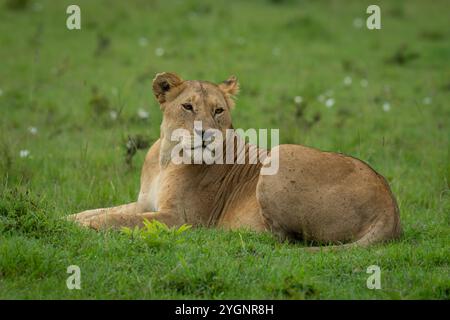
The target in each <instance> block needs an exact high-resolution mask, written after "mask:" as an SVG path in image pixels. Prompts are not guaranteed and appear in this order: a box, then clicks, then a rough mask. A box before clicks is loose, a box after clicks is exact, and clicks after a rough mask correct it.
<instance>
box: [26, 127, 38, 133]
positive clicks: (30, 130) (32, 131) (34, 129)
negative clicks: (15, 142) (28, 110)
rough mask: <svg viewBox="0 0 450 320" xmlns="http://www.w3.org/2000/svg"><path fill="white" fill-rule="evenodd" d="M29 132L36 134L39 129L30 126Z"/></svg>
mask: <svg viewBox="0 0 450 320" xmlns="http://www.w3.org/2000/svg"><path fill="white" fill-rule="evenodd" d="M28 132H29V133H31V134H32V135H36V134H37V132H38V129H37V128H36V127H29V128H28Z"/></svg>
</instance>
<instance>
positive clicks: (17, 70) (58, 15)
mask: <svg viewBox="0 0 450 320" xmlns="http://www.w3.org/2000/svg"><path fill="white" fill-rule="evenodd" d="M372 2H373V1H356V0H355V1H345V2H344V1H288V0H286V1H282V0H278V1H275V0H273V1H268V0H266V1H256V0H255V1H246V2H238V1H225V0H223V1H169V0H166V1H143V0H141V1H137V0H136V1H111V0H102V1H100V0H95V1H94V0H85V1H43V0H37V1H34V0H30V1H23V0H0V61H1V63H0V112H1V113H0V114H1V117H0V179H1V180H0V298H2V299H52V298H55V299H78V298H87V299H98V298H107V299H110V298H112V299H116V298H126V299H128V298H130V299H142V298H145V299H147V298H150V299H166V298H183V299H184V298H195V299H197V298H200V299H209V298H214V299H216V298H225V299H228V298H238V299H241V298H252V299H253V298H258V299H259V298H269V299H272V298H275V299H449V298H450V269H449V262H450V261H449V260H450V256H449V252H450V250H449V249H450V228H449V222H450V219H449V218H450V215H449V213H450V189H449V188H450V147H449V140H450V106H449V98H450V66H449V62H448V61H449V58H450V33H449V31H450V29H449V22H448V11H449V9H450V8H449V4H448V1H433V2H432V3H430V2H428V1H417V0H416V1H376V2H377V4H378V5H380V7H381V14H382V20H381V21H382V29H381V30H373V31H371V30H368V29H367V28H366V27H365V19H366V17H367V14H366V13H365V12H366V8H367V6H368V5H369V4H372ZM72 3H77V4H79V5H80V7H81V17H82V29H81V30H74V31H69V30H67V28H66V18H67V14H66V8H67V6H68V5H69V4H72ZM161 71H175V72H177V73H178V74H180V75H181V76H183V77H184V78H186V79H203V80H210V81H216V82H219V81H222V80H224V79H226V78H227V77H228V76H229V75H230V74H235V75H237V76H238V78H239V79H240V82H241V94H240V96H239V99H238V101H237V107H236V109H235V111H234V113H233V119H234V123H235V128H280V140H281V141H280V142H281V143H299V144H305V145H308V146H313V147H317V148H321V149H324V150H330V151H336V152H343V153H346V154H350V155H352V156H355V157H359V158H361V159H362V160H364V161H367V162H368V163H370V165H371V166H373V167H374V168H375V169H376V170H377V171H379V172H380V173H382V174H383V175H384V176H385V177H386V178H387V179H388V180H389V182H390V184H391V187H392V190H393V192H394V194H395V195H396V197H397V200H398V202H399V206H400V209H401V219H402V223H403V228H404V236H403V238H402V239H401V240H400V241H398V242H395V243H392V244H387V245H378V246H374V247H371V248H369V249H352V250H347V251H342V252H328V253H326V252H321V253H309V252H305V251H304V250H303V249H302V245H301V244H287V243H279V242H278V241H277V240H276V239H274V238H273V237H272V236H271V235H270V234H255V233H251V232H247V231H239V232H238V231H235V232H225V231H220V230H208V229H195V230H193V229H191V230H189V231H187V232H185V233H183V234H182V235H181V236H178V237H177V239H178V238H179V240H181V241H179V242H175V240H176V239H174V238H175V236H170V235H167V237H166V238H164V239H163V240H164V241H163V242H162V243H161V245H160V246H152V245H149V244H148V243H146V242H145V241H141V240H136V239H135V240H133V239H130V238H129V237H128V236H126V235H125V234H122V233H120V232H101V233H96V232H94V231H90V230H84V229H80V228H78V227H77V226H75V225H72V224H70V223H68V222H65V221H64V220H62V219H60V217H62V216H65V215H68V214H70V213H75V212H78V211H82V210H85V209H90V208H96V207H106V206H113V205H119V204H122V203H127V202H132V201H135V199H136V197H137V193H138V189H139V175H140V167H141V165H142V163H143V159H144V155H145V150H143V149H145V145H147V144H151V143H152V142H153V141H155V140H156V139H157V138H158V136H159V124H160V121H161V114H160V111H159V108H158V105H157V103H156V101H155V99H154V98H153V96H152V92H151V80H152V78H153V76H154V74H155V73H157V72H161ZM297 96H300V97H302V102H301V103H298V102H299V98H297V99H296V98H295V97H297ZM296 101H297V102H296ZM130 140H131V141H137V140H139V142H140V143H139V144H140V145H142V147H143V149H142V150H141V149H139V150H135V148H133V147H130V145H132V144H130V143H128V144H127V142H129V141H130ZM69 265H78V266H79V267H80V268H81V286H82V289H81V290H68V289H67V287H66V279H67V277H68V276H69V275H68V274H67V273H66V269H67V267H68V266H69ZM370 265H378V266H379V267H380V268H381V285H382V289H381V290H369V289H368V288H367V287H366V279H367V277H368V276H369V274H367V273H366V269H367V267H368V266H370Z"/></svg>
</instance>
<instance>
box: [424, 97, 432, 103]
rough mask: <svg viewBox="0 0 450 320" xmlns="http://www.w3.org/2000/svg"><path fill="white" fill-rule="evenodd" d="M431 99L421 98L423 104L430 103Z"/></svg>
mask: <svg viewBox="0 0 450 320" xmlns="http://www.w3.org/2000/svg"><path fill="white" fill-rule="evenodd" d="M431 101H432V99H431V97H425V98H423V104H431Z"/></svg>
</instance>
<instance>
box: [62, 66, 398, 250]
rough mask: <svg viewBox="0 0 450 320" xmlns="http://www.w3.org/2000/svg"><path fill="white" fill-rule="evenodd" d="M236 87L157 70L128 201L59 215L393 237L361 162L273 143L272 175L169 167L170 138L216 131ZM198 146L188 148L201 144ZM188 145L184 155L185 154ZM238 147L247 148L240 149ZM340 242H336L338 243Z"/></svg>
mask: <svg viewBox="0 0 450 320" xmlns="http://www.w3.org/2000/svg"><path fill="white" fill-rule="evenodd" d="M238 90H239V84H238V82H237V80H236V78H235V77H231V78H229V79H228V80H226V81H224V82H223V83H220V84H218V85H216V84H213V83H210V82H205V81H191V80H182V79H181V78H180V77H179V76H178V75H176V74H174V73H167V72H164V73H159V74H157V75H156V77H155V79H154V80H153V93H154V95H155V97H156V99H157V100H158V102H159V104H160V108H161V110H162V112H163V121H162V124H161V136H160V139H159V140H158V141H156V142H155V143H154V144H153V146H152V147H151V148H150V150H149V151H148V153H147V156H146V158H145V162H144V166H143V169H142V175H141V189H140V193H139V197H138V199H137V202H133V203H130V204H125V205H122V206H118V207H112V208H103V209H95V210H88V211H84V212H81V213H78V214H74V215H71V216H69V217H70V219H71V220H74V221H76V222H77V223H79V224H81V225H83V226H86V227H91V228H94V229H97V230H98V229H103V228H111V227H112V228H118V227H122V226H128V227H133V226H139V225H141V224H142V223H143V220H144V219H148V220H152V219H157V220H159V221H161V222H163V223H165V224H167V225H168V226H180V225H182V224H185V223H187V224H190V225H193V226H208V227H223V228H228V229H236V228H248V229H251V230H256V231H265V230H268V231H271V232H273V233H274V234H276V235H278V236H279V237H280V238H281V239H288V240H305V241H307V242H314V243H322V244H335V245H342V246H354V245H356V246H367V245H369V244H373V243H376V242H381V241H386V240H391V239H395V238H397V237H399V236H400V234H401V226H400V217H399V209H398V206H397V203H396V200H395V198H394V196H393V194H392V193H391V191H390V188H389V185H388V184H387V182H386V180H385V179H384V178H383V177H382V176H381V175H379V174H378V173H376V172H375V171H374V170H373V169H371V168H370V167H369V166H368V165H366V164H365V163H364V162H362V161H360V160H358V159H355V158H352V157H348V156H345V155H342V154H337V153H332V152H322V151H319V150H316V149H312V148H308V147H304V146H301V145H280V146H277V147H275V148H273V149H272V150H271V153H273V152H274V151H275V150H276V151H277V152H278V154H279V170H278V172H277V173H276V174H274V175H262V174H261V169H262V168H263V166H264V165H265V164H264V163H263V164H261V163H256V164H255V163H253V164H251V163H245V164H206V163H201V164H175V163H173V161H171V151H172V149H173V148H174V146H175V144H176V142H174V141H172V139H171V135H172V133H173V132H174V130H176V129H179V128H184V129H186V130H190V131H192V130H193V128H194V125H193V124H194V121H202V124H203V128H204V129H205V130H206V129H209V128H214V129H218V130H220V131H221V132H223V133H225V131H226V130H227V129H230V128H232V122H231V114H230V113H231V110H232V108H233V107H234V100H233V98H234V96H235V95H236V94H237V92H238ZM207 147H208V146H207V145H205V142H202V143H201V144H200V146H194V148H202V149H204V148H207ZM194 148H193V149H194ZM245 150H248V145H246V148H245ZM345 243H346V244H345Z"/></svg>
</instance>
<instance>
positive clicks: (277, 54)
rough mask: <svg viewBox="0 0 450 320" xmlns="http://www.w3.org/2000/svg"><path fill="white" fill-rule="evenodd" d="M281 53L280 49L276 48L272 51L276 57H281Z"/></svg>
mask: <svg viewBox="0 0 450 320" xmlns="http://www.w3.org/2000/svg"><path fill="white" fill-rule="evenodd" d="M280 53H281V50H280V48H278V47H275V48H273V49H272V54H273V55H274V56H279V55H280Z"/></svg>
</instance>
